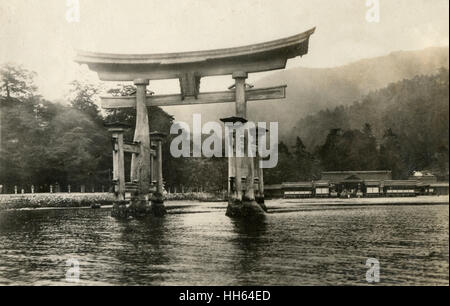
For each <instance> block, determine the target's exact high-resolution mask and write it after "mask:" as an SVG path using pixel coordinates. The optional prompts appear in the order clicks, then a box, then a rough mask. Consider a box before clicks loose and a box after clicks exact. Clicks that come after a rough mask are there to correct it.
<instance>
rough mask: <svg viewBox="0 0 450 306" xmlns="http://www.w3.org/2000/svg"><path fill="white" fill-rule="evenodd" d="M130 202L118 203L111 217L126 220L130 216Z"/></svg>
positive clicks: (113, 208) (114, 206)
mask: <svg viewBox="0 0 450 306" xmlns="http://www.w3.org/2000/svg"><path fill="white" fill-rule="evenodd" d="M128 206H129V202H128V201H116V202H115V203H114V205H113V207H112V210H111V216H113V217H115V218H120V219H126V218H128V217H129V216H130V214H129V210H128Z"/></svg>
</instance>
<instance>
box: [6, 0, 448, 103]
mask: <svg viewBox="0 0 450 306" xmlns="http://www.w3.org/2000/svg"><path fill="white" fill-rule="evenodd" d="M379 1H380V22H379V23H369V22H367V20H366V12H367V10H368V7H366V0H339V1H336V0H227V1H225V0H126V1H119V0H95V1H93V0H80V1H79V2H80V22H79V23H68V22H67V21H66V10H67V7H66V0H1V1H0V22H1V27H0V41H1V43H0V64H2V63H4V62H17V63H20V64H22V65H24V66H25V67H26V68H28V69H31V70H34V71H36V72H37V73H38V75H39V77H38V79H37V83H38V86H39V88H40V92H41V93H42V94H43V95H44V96H45V97H46V98H49V99H60V98H63V97H64V93H65V91H66V90H67V83H68V82H70V81H71V80H73V79H74V78H76V77H77V76H79V75H81V74H82V71H83V70H82V69H80V66H79V65H77V64H75V63H74V62H73V58H74V56H75V52H74V50H75V49H85V50H89V51H102V52H113V53H114V52H127V53H153V52H176V51H191V50H201V49H212V48H222V47H233V46H240V45H246V44H252V43H258V42H264V41H268V40H272V39H277V38H282V37H286V36H289V35H293V34H297V33H300V32H303V31H305V30H307V29H309V28H311V27H314V26H316V27H317V30H316V33H315V34H314V35H313V36H312V38H311V41H310V50H309V54H308V55H306V56H304V57H303V58H301V59H300V58H296V59H294V60H290V61H289V62H288V68H289V67H294V66H298V65H303V66H308V67H330V66H337V65H343V64H346V63H349V62H351V61H354V60H358V59H361V58H366V57H373V56H379V55H385V54H388V53H390V52H392V51H396V50H411V49H422V48H426V47H430V46H448V44H449V42H448V41H449V28H448V22H449V15H448V10H449V1H448V0H379ZM80 71H81V72H80ZM91 77H92V76H91ZM94 77H95V75H94ZM257 77H258V76H257ZM253 78H255V76H253ZM251 80H252V78H251V79H250V81H251ZM231 83H232V81H231V77H226V78H219V79H218V80H216V81H209V80H206V81H203V80H202V89H203V90H205V89H206V90H223V89H224V88H225V86H228V85H230V84H231ZM176 84H177V83H176V81H155V82H152V85H151V89H152V90H154V91H156V92H157V93H164V92H173V91H176V90H179V89H177V85H176Z"/></svg>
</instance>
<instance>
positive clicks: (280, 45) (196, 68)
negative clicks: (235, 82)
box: [75, 28, 315, 83]
mask: <svg viewBox="0 0 450 306" xmlns="http://www.w3.org/2000/svg"><path fill="white" fill-rule="evenodd" d="M314 31H315V28H313V29H310V30H308V31H306V32H303V33H300V34H297V35H294V36H290V37H287V38H283V39H278V40H273V41H269V42H264V43H259V44H253V45H248V46H243V47H236V48H225V49H216V50H207V51H194V52H180V53H161V54H108V53H95V52H86V51H78V52H77V57H76V59H75V61H76V62H78V63H80V64H87V65H88V66H89V68H90V69H91V70H93V71H96V72H97V73H98V75H99V78H100V79H101V80H103V81H133V80H135V79H139V78H144V79H150V80H160V79H174V78H179V79H188V81H187V82H189V83H191V81H190V80H192V81H194V79H195V78H198V79H199V78H201V77H204V76H217V75H229V74H233V73H234V72H236V71H242V72H247V73H250V72H261V71H269V70H275V69H283V68H285V67H286V62H287V60H288V59H290V58H294V57H296V56H302V55H304V54H306V53H308V44H309V37H310V36H311V35H312V34H313V33H314ZM194 82H195V81H194Z"/></svg>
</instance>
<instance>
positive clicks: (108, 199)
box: [0, 193, 449, 211]
mask: <svg viewBox="0 0 450 306" xmlns="http://www.w3.org/2000/svg"><path fill="white" fill-rule="evenodd" d="M165 201H167V203H168V205H169V206H172V205H180V204H181V205H183V203H186V202H189V203H192V202H198V204H199V205H201V204H202V203H205V204H207V203H210V204H211V203H224V204H225V203H226V200H223V199H220V198H219V197H217V196H215V195H213V194H206V193H186V194H168V195H166V200H165ZM114 202H115V198H114V196H113V194H111V193H35V194H18V195H16V194H13V195H0V211H3V210H18V209H20V210H26V209H45V208H47V209H52V208H54V209H61V208H90V206H91V204H93V203H98V204H100V205H101V206H103V207H105V206H107V207H109V206H111V205H113V204H114ZM169 203H170V204H169ZM275 203H276V207H280V205H281V206H285V205H287V206H289V205H291V204H296V205H297V204H299V205H320V206H322V205H323V206H357V205H359V206H367V205H444V204H447V205H448V204H449V197H448V196H447V195H445V196H417V197H407V198H406V197H389V198H350V199H339V198H303V199H270V200H266V205H268V206H269V208H270V206H272V205H274V204H275Z"/></svg>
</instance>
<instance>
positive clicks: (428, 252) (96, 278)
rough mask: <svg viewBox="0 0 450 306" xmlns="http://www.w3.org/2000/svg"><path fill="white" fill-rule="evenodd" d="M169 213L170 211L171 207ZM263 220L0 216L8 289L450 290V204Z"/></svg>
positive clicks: (211, 214)
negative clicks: (375, 265) (369, 262)
mask: <svg viewBox="0 0 450 306" xmlns="http://www.w3.org/2000/svg"><path fill="white" fill-rule="evenodd" d="M169 205H170V204H169ZM269 208H272V210H271V211H272V213H269V214H268V215H267V216H266V217H265V218H263V219H256V220H251V221H247V222H244V221H242V220H231V219H229V218H227V217H225V216H224V210H225V206H224V205H222V204H217V203H210V204H208V203H190V204H189V205H186V204H183V203H178V204H176V203H175V204H173V205H172V206H171V207H169V212H170V213H169V215H167V216H166V217H164V218H152V217H150V218H147V219H144V220H126V221H120V220H117V219H114V218H112V217H111V216H110V211H109V210H108V209H100V210H92V209H60V210H55V209H49V210H23V211H4V212H0V284H33V285H54V284H66V281H65V273H66V269H67V267H66V261H67V260H68V259H77V260H78V261H79V262H80V276H81V280H80V283H81V284H127V285H137V284H139V285H323V284H325V285H327V284H328V285H341V284H362V285H364V284H367V283H366V281H365V273H366V267H365V261H366V259H367V258H369V257H375V258H377V259H378V260H379V261H380V264H381V271H380V272H381V283H382V284H387V285H392V284H414V285H423V284H448V267H449V263H448V258H449V249H448V247H449V244H448V243H449V241H448V235H449V226H448V217H449V209H448V205H436V206H427V205H423V206H353V207H348V206H347V207H336V206H333V207H331V206H326V205H319V206H317V205H314V206H311V205H309V206H308V205H305V204H301V203H295V202H292V201H291V202H281V203H277V202H272V203H270V206H269Z"/></svg>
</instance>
